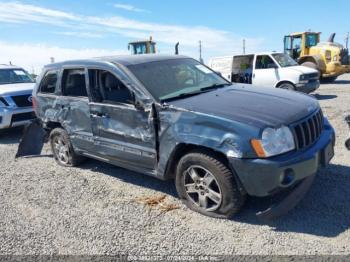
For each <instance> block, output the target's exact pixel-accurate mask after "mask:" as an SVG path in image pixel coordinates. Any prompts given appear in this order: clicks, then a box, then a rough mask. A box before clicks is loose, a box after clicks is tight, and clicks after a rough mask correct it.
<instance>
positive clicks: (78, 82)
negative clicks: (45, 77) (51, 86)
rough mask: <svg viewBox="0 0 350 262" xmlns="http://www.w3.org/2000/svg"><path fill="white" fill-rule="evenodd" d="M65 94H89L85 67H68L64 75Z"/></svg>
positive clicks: (63, 86)
mask: <svg viewBox="0 0 350 262" xmlns="http://www.w3.org/2000/svg"><path fill="white" fill-rule="evenodd" d="M62 94H63V95H64V96H83V97H84V96H87V92H86V84H85V70H84V69H66V70H64V71H63V77H62Z"/></svg>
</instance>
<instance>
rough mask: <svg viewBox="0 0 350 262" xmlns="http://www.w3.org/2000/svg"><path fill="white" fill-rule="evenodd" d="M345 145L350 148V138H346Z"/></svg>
mask: <svg viewBox="0 0 350 262" xmlns="http://www.w3.org/2000/svg"><path fill="white" fill-rule="evenodd" d="M345 147H346V148H347V149H348V150H350V138H349V139H348V140H346V142H345Z"/></svg>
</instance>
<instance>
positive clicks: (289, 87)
mask: <svg viewBox="0 0 350 262" xmlns="http://www.w3.org/2000/svg"><path fill="white" fill-rule="evenodd" d="M278 88H282V89H286V90H291V91H295V87H294V85H292V84H290V83H283V84H281V85H280V86H278Z"/></svg>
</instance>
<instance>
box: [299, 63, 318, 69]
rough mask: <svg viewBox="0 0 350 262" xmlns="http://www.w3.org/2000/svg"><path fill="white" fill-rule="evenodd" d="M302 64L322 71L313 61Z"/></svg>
mask: <svg viewBox="0 0 350 262" xmlns="http://www.w3.org/2000/svg"><path fill="white" fill-rule="evenodd" d="M301 65H302V66H306V67H310V68H313V69H316V70H317V71H320V70H319V69H318V66H317V65H316V64H315V63H313V62H304V63H302V64H301Z"/></svg>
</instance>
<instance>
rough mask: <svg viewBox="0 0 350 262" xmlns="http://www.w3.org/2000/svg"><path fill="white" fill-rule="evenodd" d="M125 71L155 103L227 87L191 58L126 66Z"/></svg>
mask: <svg viewBox="0 0 350 262" xmlns="http://www.w3.org/2000/svg"><path fill="white" fill-rule="evenodd" d="M128 69H129V70H130V71H131V72H132V73H133V74H134V75H135V76H136V78H137V79H138V80H139V81H140V82H141V83H142V84H143V85H144V86H145V88H146V89H147V90H148V91H149V92H150V93H151V95H152V96H153V97H154V98H155V99H156V100H157V101H162V102H164V101H167V100H172V99H179V98H181V97H184V96H188V95H192V94H193V95H194V94H199V93H202V92H207V91H209V90H210V89H212V88H219V87H222V86H225V85H230V83H229V82H227V81H226V80H224V79H223V78H222V77H220V76H219V75H218V74H217V73H215V72H214V71H212V70H211V69H209V68H207V67H206V66H204V65H202V64H201V63H199V62H197V61H196V60H194V59H191V58H178V59H169V60H163V61H156V62H150V63H142V64H136V65H129V66H128Z"/></svg>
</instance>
